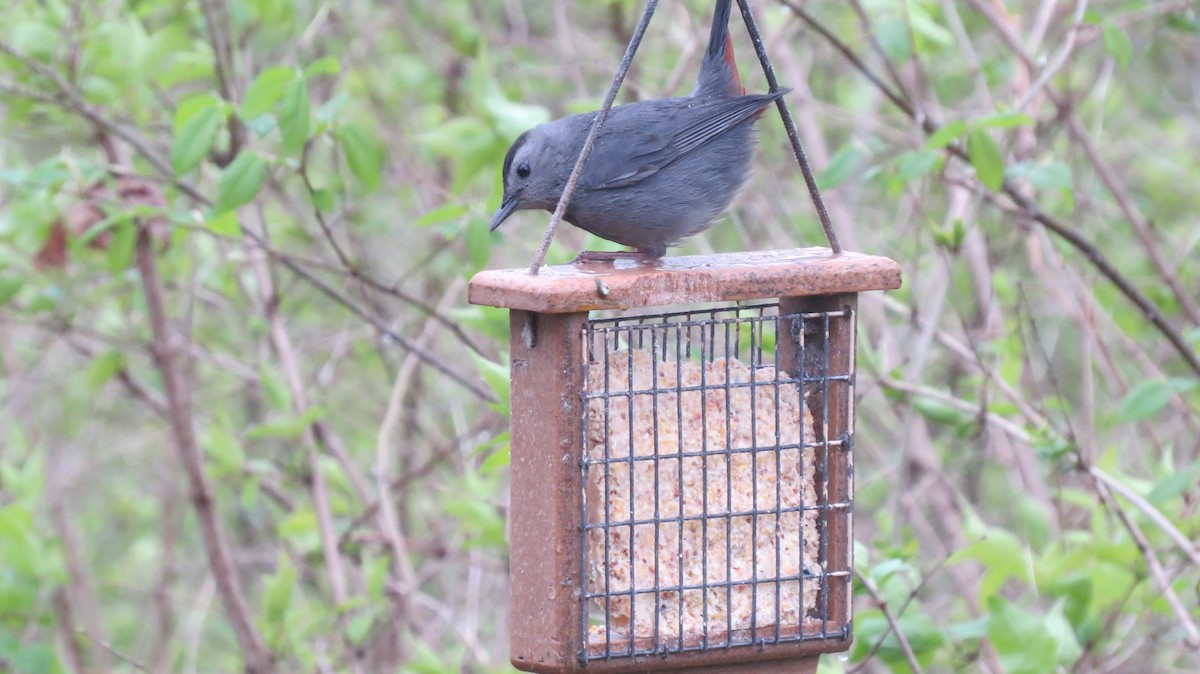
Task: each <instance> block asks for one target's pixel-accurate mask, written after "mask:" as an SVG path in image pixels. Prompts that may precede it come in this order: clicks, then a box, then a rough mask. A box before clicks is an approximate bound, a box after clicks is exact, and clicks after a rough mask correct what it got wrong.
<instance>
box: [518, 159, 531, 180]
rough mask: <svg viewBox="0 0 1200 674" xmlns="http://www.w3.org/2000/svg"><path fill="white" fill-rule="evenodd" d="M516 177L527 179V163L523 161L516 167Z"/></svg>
mask: <svg viewBox="0 0 1200 674" xmlns="http://www.w3.org/2000/svg"><path fill="white" fill-rule="evenodd" d="M517 175H518V176H520V177H522V178H528V177H529V162H527V161H523V162H521V163H520V164H519V165H518V166H517Z"/></svg>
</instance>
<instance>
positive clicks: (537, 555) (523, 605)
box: [469, 249, 900, 674]
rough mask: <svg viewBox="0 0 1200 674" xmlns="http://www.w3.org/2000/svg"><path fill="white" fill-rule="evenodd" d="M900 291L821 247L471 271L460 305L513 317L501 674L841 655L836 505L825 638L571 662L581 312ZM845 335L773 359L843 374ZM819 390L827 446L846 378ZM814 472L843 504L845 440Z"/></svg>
mask: <svg viewBox="0 0 1200 674" xmlns="http://www.w3.org/2000/svg"><path fill="white" fill-rule="evenodd" d="M899 285H900V270H899V266H898V265H896V263H895V262H893V261H891V260H888V259H887V258H880V257H872V256H866V255H858V254H854V253H846V254H843V255H841V256H837V257H833V256H831V255H830V254H829V251H828V250H827V249H802V250H791V251H779V252H776V253H742V254H730V255H713V256H697V257H682V258H664V259H663V260H660V261H658V263H656V264H645V263H630V262H627V261H620V262H618V263H616V264H615V265H614V264H610V263H601V264H589V265H565V266H561V267H543V268H542V273H541V275H539V276H530V275H529V274H528V273H527V272H525V271H524V270H508V271H490V272H482V273H480V274H477V275H476V276H475V278H473V279H472V280H471V283H470V287H469V288H470V290H469V297H470V301H471V302H473V303H476V304H488V305H491V306H499V307H507V308H511V309H514V311H512V313H511V317H510V329H511V333H510V358H511V366H512V369H511V380H512V393H511V395H512V405H511V409H512V419H511V429H512V467H511V472H512V496H511V505H510V542H511V554H510V574H511V600H510V620H509V622H510V630H511V632H510V658H511V661H512V663H513V665H514V666H515V667H517V668H518V669H521V670H525V671H533V672H649V671H665V670H674V669H681V668H693V670H692V671H698V672H711V673H712V674H716V673H717V672H725V673H729V674H775V673H777V672H778V673H782V672H798V673H801V674H807V673H811V672H813V671H815V668H816V663H817V658H818V656H819V654H820V653H825V652H834V651H842V650H846V649H847V648H849V646H850V629H849V627H850V618H851V615H850V576H849V570H850V568H851V554H852V545H851V518H850V512H849V510H848V509H838V510H830V511H828V512H827V513H826V514H825V515H824V516H823V519H822V526H823V527H824V537H825V544H826V545H827V546H828V547H827V550H826V563H827V566H828V568H829V569H832V570H845V571H846V574H845V575H844V576H841V577H837V578H831V579H830V580H829V582H828V585H827V586H826V587H825V588H823V595H825V600H826V601H827V602H828V603H827V604H826V605H825V606H827V609H828V611H827V612H828V618H829V621H828V623H827V624H826V632H827V633H829V634H832V635H833V636H831V637H829V638H826V639H809V640H805V641H793V642H787V643H779V644H770V645H764V646H762V647H761V648H760V647H733V648H724V647H718V648H714V649H711V650H707V651H690V652H685V653H672V654H669V655H666V656H632V657H630V656H624V657H613V658H611V659H592V660H588V661H587V663H586V664H583V663H582V662H581V659H580V649H581V647H582V645H583V643H584V634H583V622H584V621H583V613H582V611H583V610H584V607H583V605H582V602H581V600H580V596H581V595H580V593H581V592H582V588H583V587H584V586H585V580H584V579H583V578H581V577H580V574H581V571H582V568H583V564H582V559H581V555H582V553H583V548H582V545H581V535H582V532H581V526H580V520H581V512H580V511H581V508H582V490H583V477H582V475H581V471H580V468H579V467H580V462H581V458H582V454H583V451H584V440H583V427H582V410H581V407H580V406H581V404H582V403H581V392H582V386H583V342H582V338H581V331H582V330H583V328H584V326H585V325H586V322H587V318H588V314H587V311H589V310H591V309H596V308H618V307H620V308H624V307H660V306H661V307H663V309H664V311H669V310H671V307H672V305H681V304H689V303H697V302H719V301H733V300H755V299H768V300H769V299H778V300H779V301H780V312H781V313H789V312H804V311H843V310H853V309H854V308H855V307H856V298H857V296H856V294H855V293H858V292H862V291H867V290H883V289H890V288H897V287H899ZM781 327H782V326H781ZM854 335H855V321H854V320H853V319H852V317H848V318H847V319H845V320H836V321H831V323H830V334H829V341H828V343H827V346H826V345H824V344H823V335H822V336H820V339H818V338H817V337H818V336H816V335H805V339H806V349H805V358H804V359H803V362H801V359H800V358H799V352H798V351H797V350H795V349H792V348H791V347H789V346H787V345H788V344H789V340H786V339H780V340H779V345H780V349H781V351H780V357H781V362H784V363H787V367H789V369H792V370H793V371H794V370H796V369H800V368H803V369H804V370H805V372H806V374H808V375H809V376H813V375H819V374H820V371H819V370H815V369H814V368H823V367H824V362H825V361H824V358H825V351H824V349H826V348H827V349H828V358H829V361H828V362H829V372H830V373H831V374H837V373H844V372H849V371H852V366H853V362H854V360H853V359H854V348H855V346H854V345H855V337H854ZM818 343H822V346H821V347H820V349H818V348H816V345H817V344H818ZM828 393H829V397H828V400H827V401H823V402H819V403H818V402H817V401H815V400H814V398H816V397H817V396H811V397H810V398H809V405H810V406H811V407H810V409H811V411H812V414H813V416H814V419H824V414H825V413H826V412H827V413H828V429H829V430H828V439H829V440H830V441H836V440H838V439H839V438H841V437H843V436H844V435H847V434H850V433H852V432H853V423H854V414H853V404H854V399H853V383H852V382H831V383H830V388H829V391H828ZM826 408H827V409H826ZM815 430H816V431H817V440H818V441H821V440H824V439H825V432H824V428H823V424H821V423H820V422H818V423H817V428H816V429H815ZM819 451H821V450H819ZM817 468H818V469H819V468H820V467H817ZM824 473H825V474H824V475H820V474H818V478H823V479H822V480H821V481H822V482H823V483H825V481H826V480H827V484H828V487H827V488H826V490H827V491H826V493H825V494H823V495H822V496H823V497H825V498H827V499H828V501H829V502H834V503H837V502H848V501H849V500H850V497H851V494H852V480H851V476H852V474H853V470H852V463H851V453H850V451H849V447H847V446H846V445H845V443H843V444H842V445H840V446H837V447H831V448H830V450H829V460H828V463H827V464H826V465H825V466H824ZM823 500H824V498H823ZM808 628H809V626H808V625H806V626H805V630H806V632H807V631H808ZM772 635H773V631H772Z"/></svg>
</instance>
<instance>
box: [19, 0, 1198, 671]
mask: <svg viewBox="0 0 1200 674" xmlns="http://www.w3.org/2000/svg"><path fill="white" fill-rule="evenodd" d="M751 4H752V6H753V8H754V10H755V12H756V15H757V17H758V19H759V22H760V24H761V26H762V28H763V31H764V33H765V41H766V47H767V50H768V51H769V53H770V54H771V55H772V57H773V59H774V61H775V65H776V69H777V71H778V74H779V78H780V80H781V83H782V84H783V85H784V86H790V87H792V88H793V89H794V91H793V92H792V93H791V94H790V95H789V96H788V97H787V101H788V103H789V105H790V106H791V107H792V110H793V112H794V114H795V115H796V118H797V123H798V126H799V131H800V136H801V139H802V141H803V142H804V144H805V147H806V149H807V150H808V152H809V155H810V158H811V160H812V163H813V165H814V167H815V168H816V170H817V171H818V178H819V182H820V184H821V186H822V187H823V188H824V194H825V198H826V199H827V201H828V203H829V207H830V211H831V214H832V216H833V220H834V223H835V226H836V227H837V229H838V231H839V232H840V234H841V237H842V242H843V244H844V245H845V246H846V248H847V249H850V250H857V251H862V252H866V253H871V254H876V255H885V256H889V257H892V258H894V259H896V260H897V261H898V262H899V263H900V264H901V266H902V267H903V269H904V274H905V279H904V287H903V288H902V289H901V290H898V291H894V292H889V293H886V294H884V293H870V294H867V295H864V296H862V297H861V298H860V306H861V323H860V335H859V340H858V345H859V352H858V357H859V373H858V380H857V381H858V391H859V395H860V403H859V407H858V410H857V429H858V439H857V442H856V443H855V444H856V450H857V470H856V473H855V477H856V482H857V490H858V491H857V503H856V506H855V512H856V526H855V537H856V560H855V561H856V569H857V572H858V575H859V578H858V580H857V582H856V616H855V618H856V619H855V632H856V640H855V643H854V646H853V649H852V651H851V652H850V653H849V654H848V657H837V656H826V657H825V658H824V659H823V663H822V670H821V671H822V672H823V673H824V674H833V673H835V672H859V671H862V672H912V671H963V672H968V671H969V672H976V671H981V672H992V673H996V674H999V673H1001V672H1008V673H1016V672H1028V673H1037V672H1192V671H1198V670H1200V655H1198V650H1197V649H1200V631H1198V628H1197V624H1198V623H1200V609H1198V607H1200V596H1198V595H1200V587H1198V582H1200V553H1198V548H1200V546H1198V544H1197V539H1198V538H1200V514H1198V513H1197V506H1198V500H1200V487H1198V484H1200V463H1197V461H1196V459H1197V454H1198V453H1200V386H1198V385H1197V384H1198V383H1200V356H1198V345H1200V265H1197V264H1196V262H1195V260H1196V258H1197V246H1198V245H1200V219H1198V216H1197V214H1198V213H1200V189H1197V185H1198V184H1200V152H1198V148H1200V107H1198V106H1200V67H1198V66H1197V64H1200V34H1198V33H1200V18H1198V16H1197V13H1196V12H1197V7H1196V5H1195V4H1194V3H1193V2H1190V1H1188V0H1183V1H1172V0H1104V1H1096V2H1087V1H1086V0H1079V1H1076V2H1068V1H1059V2H1054V1H1051V0H1007V1H1005V0H963V1H959V2H954V1H952V0H903V1H902V0H848V1H846V2H818V1H812V2H802V1H801V0H753V2H752V3H751ZM642 7H643V4H642V3H638V2H632V1H628V0H604V1H599V2H566V1H565V0H503V1H501V0H493V1H490V2H485V1H483V0H443V1H442V2H437V3H431V2H415V1H413V0H401V1H398V2H384V1H382V0H346V1H344V2H319V1H317V0H124V1H122V0H101V1H84V0H10V1H9V2H8V3H6V5H5V8H4V11H3V13H2V14H0V129H2V133H0V671H5V672H9V671H11V672H22V673H25V672H31V673H34V672H36V673H42V672H110V671H112V672H139V671H150V672H233V671H251V672H267V671H281V672H282V671H297V672H300V671H303V672H414V673H415V672H420V673H427V672H428V673H434V672H458V671H462V672H507V671H512V670H511V668H510V667H509V666H508V664H507V625H506V624H505V611H504V610H503V607H504V606H505V605H506V602H507V587H506V573H507V561H506V559H507V544H506V534H505V522H506V502H507V467H506V466H507V461H508V436H507V425H508V422H507V403H506V400H507V393H508V392H507V363H506V360H505V353H504V352H505V350H506V349H507V329H508V324H507V317H506V315H505V314H504V312H501V311H497V310H490V309H485V308H479V307H473V306H469V305H468V304H467V303H466V295H465V286H466V282H467V280H468V279H469V278H470V277H471V275H472V274H473V273H474V272H476V271H479V270H481V269H485V268H503V267H523V266H525V265H527V264H528V262H529V260H530V258H531V255H532V253H533V251H534V249H535V248H536V246H537V244H538V242H539V241H540V239H541V236H542V232H543V229H544V226H545V224H546V223H547V221H548V218H549V216H548V214H544V213H533V212H524V213H521V214H518V215H517V216H516V217H514V218H512V219H511V220H509V221H508V222H507V223H506V224H505V225H504V226H503V227H502V228H501V230H500V231H499V232H497V233H496V234H495V235H490V234H488V232H487V228H486V223H487V221H488V219H489V218H490V216H491V214H492V212H493V211H494V209H495V208H496V206H497V204H498V201H499V194H500V192H499V190H500V176H499V172H500V163H501V161H502V159H503V157H504V152H505V150H506V149H507V147H508V145H509V143H511V142H512V140H513V139H514V138H515V137H516V136H517V135H518V134H520V133H521V132H522V131H524V130H525V129H527V128H529V127H530V126H532V125H534V124H536V123H539V122H542V121H546V120H549V119H551V118H554V117H557V116H560V115H563V114H567V113H573V112H582V111H586V110H591V109H595V108H596V107H598V105H599V103H600V101H601V99H602V97H603V95H604V93H605V91H606V89H607V87H608V84H609V82H610V79H611V77H612V73H613V70H614V69H615V67H616V64H617V62H618V60H619V58H620V55H621V53H622V52H623V49H624V45H625V43H626V41H627V40H628V38H629V35H630V32H631V30H632V28H633V26H634V24H635V23H636V21H637V18H638V17H639V16H640V13H641V11H642ZM711 12H712V2H709V1H708V0H669V1H667V2H663V3H661V5H660V7H659V9H658V11H657V14H656V16H655V18H654V21H653V23H652V24H651V27H650V30H649V33H648V35H647V38H646V41H645V42H644V43H643V46H642V48H641V50H640V51H639V53H638V57H637V59H636V61H635V63H634V67H633V70H632V71H631V73H630V75H629V78H628V80H627V83H626V85H625V87H624V89H623V93H622V97H621V99H620V100H624V101H630V100H636V99H642V98H650V97H659V96H665V95H685V94H687V93H689V92H690V91H691V89H692V86H693V84H694V78H695V75H696V72H697V69H698V64H699V58H700V52H701V50H702V49H703V46H704V44H705V40H706V39H707V31H708V21H709V18H710V16H711ZM734 21H735V23H734V26H733V29H732V31H733V34H734V36H735V43H736V49H737V54H738V56H739V60H740V63H741V71H742V77H743V81H744V83H745V84H746V87H747V89H748V90H750V91H765V90H766V85H765V83H764V81H763V76H762V73H761V70H760V69H759V68H758V66H757V63H756V62H755V60H754V57H753V51H752V50H751V48H750V45H749V42H748V40H747V39H746V37H745V32H744V30H742V28H741V26H740V19H739V18H737V17H736V12H735V20H734ZM758 128H759V129H760V135H759V148H760V149H759V153H758V156H757V158H756V161H755V171H754V175H753V177H752V179H751V181H750V182H749V183H748V185H747V186H746V188H745V190H744V192H743V194H742V196H741V197H740V199H739V200H738V201H737V202H736V203H735V207H734V208H733V209H732V210H731V212H730V213H729V215H728V217H727V218H726V219H725V220H723V221H721V222H720V223H718V224H717V225H716V226H714V227H713V228H712V229H710V230H709V231H708V232H707V233H705V234H704V235H702V236H700V237H696V238H695V239H692V240H690V241H688V242H687V243H686V245H684V246H682V247H681V248H680V249H678V251H677V252H678V253H680V254H691V253H706V252H713V251H719V252H725V251H735V250H743V249H751V250H760V249H773V248H792V247H800V246H814V245H824V243H825V241H824V237H823V235H822V233H821V229H820V226H819V224H818V223H817V221H816V218H815V215H814V212H813V208H812V205H811V202H810V200H809V197H808V194H807V192H806V190H805V188H804V183H803V181H802V179H801V177H800V174H799V171H798V169H797V168H796V165H795V162H794V160H793V159H792V158H791V156H790V150H789V149H788V146H787V142H786V137H785V136H784V134H783V131H782V127H781V124H780V122H779V119H778V115H776V114H775V113H774V112H773V111H771V112H769V113H768V114H767V115H766V116H765V117H764V118H763V120H762V121H761V122H760V123H759V125H758ZM585 248H588V249H597V250H614V249H616V248H617V247H616V246H614V245H612V244H608V243H607V242H603V241H600V240H599V239H595V238H591V237H589V236H587V235H586V234H585V233H583V232H581V231H579V230H576V229H574V228H573V227H570V226H564V227H562V228H561V229H560V230H559V233H558V236H557V240H556V243H555V245H554V246H553V247H552V248H551V251H550V256H549V258H548V259H549V261H550V262H552V263H560V262H564V261H566V260H569V259H570V258H572V257H574V255H575V254H576V253H577V252H578V251H580V250H582V249H585Z"/></svg>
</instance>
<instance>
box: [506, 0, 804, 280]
mask: <svg viewBox="0 0 1200 674" xmlns="http://www.w3.org/2000/svg"><path fill="white" fill-rule="evenodd" d="M731 3H732V0H717V6H716V10H715V12H714V15H713V24H712V30H711V32H710V34H709V39H708V49H707V50H706V52H705V54H704V61H703V63H701V65H700V76H699V78H698V79H697V81H696V89H695V91H693V92H692V95H691V96H687V97H682V98H656V99H652V100H648V101H639V102H637V103H628V104H625V105H619V106H616V107H614V108H613V109H612V111H611V112H610V113H609V116H608V119H606V120H605V123H604V127H603V129H602V130H601V132H600V136H599V137H598V138H597V140H596V146H595V149H594V150H593V152H592V156H591V158H590V159H589V160H588V162H587V164H586V165H585V166H584V169H583V175H582V176H580V182H579V185H578V187H577V188H576V190H575V193H574V195H572V197H571V202H570V204H569V206H568V208H567V211H566V213H565V214H564V219H565V220H566V221H567V222H569V223H571V224H573V225H575V226H576V227H580V228H582V229H585V230H587V231H589V232H591V233H593V234H595V235H596V236H599V237H600V238H603V239H608V240H609V241H615V242H617V243H620V244H624V245H626V246H630V247H632V248H634V249H636V250H637V251H638V252H640V253H641V254H644V255H646V256H649V257H654V258H657V257H662V255H663V254H664V253H665V252H666V250H667V246H671V245H674V244H676V243H678V242H679V240H680V239H682V238H684V237H686V236H691V235H693V234H698V233H700V232H702V231H704V230H705V229H708V227H709V225H711V224H712V221H713V219H715V218H716V217H717V216H719V215H720V214H721V213H722V212H723V211H724V210H725V209H726V208H727V207H728V206H729V202H731V201H733V197H734V196H735V195H736V194H737V192H738V190H740V189H741V187H742V185H743V184H744V183H745V182H746V178H747V177H748V176H749V172H750V163H751V160H752V159H753V155H754V129H753V127H754V122H755V121H756V120H757V119H758V118H759V117H760V116H762V113H763V110H764V109H765V108H766V106H767V105H769V104H770V103H771V102H772V101H774V100H775V99H776V98H779V97H780V96H782V95H784V94H785V93H787V92H788V91H790V90H788V89H783V90H780V91H776V92H773V93H770V94H753V95H745V94H746V91H745V89H743V88H742V85H741V81H740V79H739V78H738V73H737V65H736V63H734V58H733V41H732V40H731V39H730V37H729V11H730V5H731ZM595 116H596V113H595V112H590V113H585V114H582V115H571V116H570V117H564V118H562V119H559V120H555V121H553V122H547V123H546V124H541V125H539V126H536V127H534V128H532V129H530V130H529V131H526V132H525V133H523V134H521V136H520V137H518V138H517V140H516V141H514V142H513V144H512V147H510V148H509V149H508V154H507V155H506V156H505V157H504V169H503V172H504V198H503V200H502V201H501V203H500V208H499V210H497V211H496V215H495V216H493V217H492V223H491V225H490V226H489V227H488V231H492V230H495V229H496V228H497V227H499V226H500V223H502V222H504V220H505V219H506V218H508V216H510V215H512V213H513V211H518V210H523V209H531V208H540V209H545V210H547V211H550V212H553V211H554V209H555V207H556V206H557V205H558V200H559V197H561V196H562V191H563V187H564V186H565V185H566V183H567V178H568V177H569V176H570V175H571V169H572V168H573V167H574V165H575V161H576V159H577V158H578V157H579V152H580V150H581V149H582V148H583V140H584V138H585V137H586V136H587V134H588V130H589V129H590V127H591V124H592V120H593V119H595Z"/></svg>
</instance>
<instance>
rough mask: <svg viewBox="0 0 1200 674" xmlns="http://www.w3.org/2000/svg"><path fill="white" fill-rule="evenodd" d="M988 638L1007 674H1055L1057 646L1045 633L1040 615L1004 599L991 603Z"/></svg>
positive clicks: (990, 601)
mask: <svg viewBox="0 0 1200 674" xmlns="http://www.w3.org/2000/svg"><path fill="white" fill-rule="evenodd" d="M988 609H989V610H990V611H991V616H990V618H989V620H988V638H989V639H990V640H991V642H992V645H993V646H994V647H995V649H996V653H997V654H998V655H999V656H1000V664H1001V665H1003V666H1004V671H1005V672H1007V673H1008V674H1041V673H1043V672H1047V671H1054V666H1053V665H1052V664H1051V663H1053V662H1055V661H1056V660H1057V659H1058V657H1057V655H1058V644H1057V643H1056V642H1055V639H1054V637H1052V636H1051V635H1050V634H1048V633H1047V632H1046V626H1045V622H1044V621H1043V620H1042V618H1041V616H1039V615H1036V614H1034V613H1029V612H1028V611H1025V610H1022V609H1020V608H1018V607H1016V606H1012V605H1010V604H1009V603H1008V602H1007V601H1005V600H1004V599H1003V598H1002V597H992V598H991V599H990V600H989V601H988Z"/></svg>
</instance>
